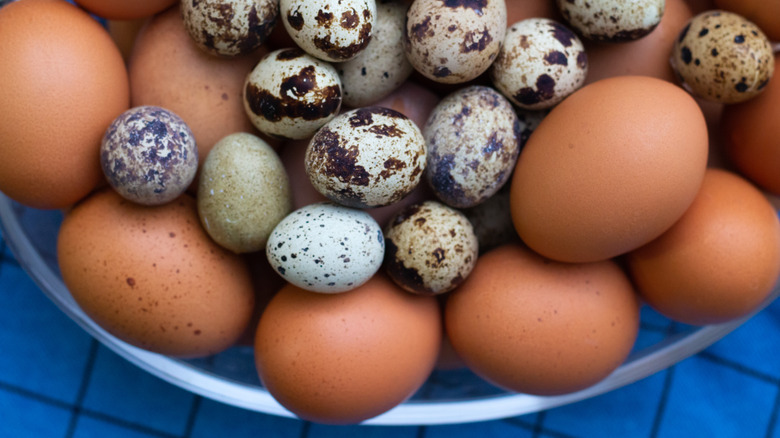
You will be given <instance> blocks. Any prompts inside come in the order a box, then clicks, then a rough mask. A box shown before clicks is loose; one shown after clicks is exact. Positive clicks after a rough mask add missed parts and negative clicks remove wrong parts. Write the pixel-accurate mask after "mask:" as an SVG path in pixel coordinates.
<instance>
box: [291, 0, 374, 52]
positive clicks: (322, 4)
mask: <svg viewBox="0 0 780 438" xmlns="http://www.w3.org/2000/svg"><path fill="white" fill-rule="evenodd" d="M279 10H280V14H281V17H282V23H284V28H285V29H287V33H288V34H289V35H290V37H292V39H293V41H295V43H296V44H297V45H298V46H299V47H300V48H302V49H303V50H305V51H306V53H308V54H310V55H312V56H315V57H317V58H319V59H322V60H324V61H330V62H343V61H348V60H350V59H352V58H354V57H355V56H357V54H359V53H360V52H361V51H363V50H364V49H365V48H366V46H368V43H369V42H370V41H371V36H372V34H373V31H374V22H375V21H376V3H375V1H374V0H340V1H338V2H333V1H328V0H280V2H279Z"/></svg>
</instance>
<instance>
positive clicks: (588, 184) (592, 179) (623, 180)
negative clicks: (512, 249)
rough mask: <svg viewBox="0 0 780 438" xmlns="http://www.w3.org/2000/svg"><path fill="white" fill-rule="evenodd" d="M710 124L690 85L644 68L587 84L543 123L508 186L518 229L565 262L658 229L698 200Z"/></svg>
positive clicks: (641, 239)
mask: <svg viewBox="0 0 780 438" xmlns="http://www.w3.org/2000/svg"><path fill="white" fill-rule="evenodd" d="M707 150H708V141H707V126H706V123H705V119H704V116H703V115H702V112H701V109H700V108H699V106H698V105H697V103H696V101H695V100H694V99H693V98H692V97H691V96H690V95H689V94H688V93H687V92H685V91H684V90H683V89H682V88H680V87H678V86H676V85H673V84H670V83H669V82H666V81H663V80H660V79H656V78H650V77H643V76H619V77H614V78H608V79H603V80H601V81H599V82H595V83H592V84H590V85H587V86H585V87H583V88H581V89H579V90H578V91H576V92H574V94H572V95H570V96H569V97H568V98H567V99H566V100H564V101H563V102H561V103H560V104H558V106H556V107H555V108H554V109H553V110H552V111H551V112H550V113H549V114H548V115H547V116H546V117H545V118H544V119H543V120H542V122H541V123H540V124H539V126H538V127H537V128H536V130H535V131H534V133H533V134H532V135H531V137H530V138H529V139H528V142H527V143H526V144H525V147H524V148H523V150H522V152H521V153H520V157H519V158H518V160H517V166H516V168H515V172H514V177H513V180H512V186H511V189H510V196H511V201H510V204H511V210H512V219H513V221H514V224H515V229H516V230H517V232H518V234H519V235H520V238H521V239H523V241H524V242H525V243H526V244H528V246H530V247H531V248H532V249H534V250H535V251H537V252H539V253H541V254H542V255H544V256H546V257H549V258H552V259H556V260H560V261H567V262H589V261H597V260H604V259H607V258H610V257H614V256H617V255H619V254H623V253H625V252H628V251H630V250H632V249H635V248H637V247H639V246H641V245H644V244H645V243H647V242H649V241H650V240H652V239H654V238H655V237H658V236H659V235H660V234H661V233H663V232H664V231H665V230H666V229H668V228H669V227H670V226H671V225H672V224H673V223H674V222H675V221H676V220H677V219H679V218H680V216H682V214H683V213H684V212H685V210H686V209H687V208H688V206H689V205H690V204H691V202H693V199H694V197H695V196H696V193H697V192H698V190H699V186H700V185H701V181H702V178H703V177H704V171H705V167H706V164H707Z"/></svg>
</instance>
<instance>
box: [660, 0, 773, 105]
mask: <svg viewBox="0 0 780 438" xmlns="http://www.w3.org/2000/svg"><path fill="white" fill-rule="evenodd" d="M672 66H673V67H674V69H675V71H676V72H677V74H678V76H679V78H680V80H681V81H682V83H683V86H684V87H685V88H686V89H688V90H689V91H690V92H691V93H693V94H695V95H697V96H700V97H703V98H705V99H707V100H711V101H715V102H721V103H738V102H743V101H745V100H748V99H750V98H752V97H753V96H755V95H757V94H758V93H760V92H761V91H762V90H763V89H764V87H765V86H766V85H767V84H768V83H769V80H770V79H771V78H772V74H773V73H774V66H775V64H774V57H773V52H772V45H771V44H770V42H769V40H768V39H767V38H766V35H764V33H763V32H762V31H761V29H759V28H758V26H756V25H755V24H753V23H752V22H750V21H748V20H746V19H745V18H743V17H742V16H740V15H737V14H734V13H731V12H726V11H708V12H704V13H701V14H699V15H697V16H695V17H693V19H691V21H690V22H689V23H688V25H687V26H685V28H683V30H682V31H681V32H680V35H679V37H678V38H677V41H676V42H675V45H674V53H673V54H672Z"/></svg>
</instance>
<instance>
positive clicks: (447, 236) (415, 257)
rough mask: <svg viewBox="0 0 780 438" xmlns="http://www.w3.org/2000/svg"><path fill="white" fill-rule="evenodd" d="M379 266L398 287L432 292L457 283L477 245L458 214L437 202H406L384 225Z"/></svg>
mask: <svg viewBox="0 0 780 438" xmlns="http://www.w3.org/2000/svg"><path fill="white" fill-rule="evenodd" d="M385 246H386V248H387V250H386V251H385V269H386V271H387V274H388V275H389V276H390V278H391V279H392V280H393V281H394V282H395V283H396V284H398V285H399V286H401V287H402V288H403V289H405V290H407V291H409V292H412V293H416V294H421V295H438V294H443V293H445V292H449V291H451V290H453V289H455V288H456V287H458V285H460V284H461V283H462V282H463V281H464V280H465V279H466V277H468V275H469V274H470V273H471V270H472V269H473V268H474V265H475V264H476V263H477V256H478V252H479V244H478V242H477V237H476V235H475V234H474V229H473V227H472V226H471V223H470V222H469V220H468V219H467V218H466V216H464V215H463V213H461V212H459V211H458V210H455V209H454V208H451V207H448V206H446V205H444V204H442V203H440V202H437V201H425V202H423V203H420V204H413V205H410V206H407V207H406V208H404V209H403V210H401V211H400V212H398V214H397V215H396V216H394V217H393V219H391V220H390V223H389V224H388V226H387V228H386V229H385Z"/></svg>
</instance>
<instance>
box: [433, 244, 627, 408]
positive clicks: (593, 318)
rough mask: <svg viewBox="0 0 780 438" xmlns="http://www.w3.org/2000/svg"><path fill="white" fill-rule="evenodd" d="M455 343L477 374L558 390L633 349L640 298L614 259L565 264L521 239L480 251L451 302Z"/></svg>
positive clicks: (569, 388) (519, 387)
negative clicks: (535, 249) (543, 254)
mask: <svg viewBox="0 0 780 438" xmlns="http://www.w3.org/2000/svg"><path fill="white" fill-rule="evenodd" d="M445 325H446V330H447V335H448V336H449V339H450V342H451V343H452V346H453V348H454V349H455V351H456V352H457V354H458V355H459V356H460V358H461V359H462V360H463V362H464V363H466V365H467V366H468V367H469V368H470V369H471V370H472V371H474V372H475V373H476V374H478V375H480V376H482V377H483V378H484V379H486V380H488V381H489V382H492V383H493V384H495V385H498V386H500V387H503V388H505V389H508V390H511V391H517V392H524V393H529V394H540V395H554V394H563V393H568V392H573V391H577V390H580V389H583V388H586V387H588V386H590V385H593V384H595V383H596V382H598V381H600V380H602V379H603V378H605V377H606V376H607V375H609V374H610V373H611V372H612V371H613V370H614V369H616V368H617V367H618V366H619V365H620V364H621V363H622V362H623V361H624V360H625V358H626V357H627V356H628V354H629V352H630V351H631V349H632V347H633V345H634V342H635V340H636V336H637V333H638V330H639V300H638V299H637V296H636V294H635V292H634V290H633V288H632V286H631V283H630V281H629V280H628V277H627V276H626V275H625V273H624V272H623V271H622V270H621V269H620V268H619V267H618V266H617V264H615V263H614V262H612V261H604V262H596V263H589V264H570V263H558V262H554V261H550V260H547V259H544V258H542V257H540V256H539V255H537V254H535V253H533V252H532V251H530V250H528V249H527V248H525V247H523V246H520V245H515V244H511V245H505V246H503V247H500V248H497V249H494V250H493V251H491V252H489V253H487V254H485V255H484V256H482V257H480V259H479V260H478V261H477V266H476V267H475V268H474V270H473V271H472V273H471V275H470V276H469V278H468V279H467V280H466V282H465V283H463V284H462V285H461V286H460V288H458V289H456V290H455V291H453V292H452V294H451V295H450V297H449V299H448V300H447V303H446V310H445Z"/></svg>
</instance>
